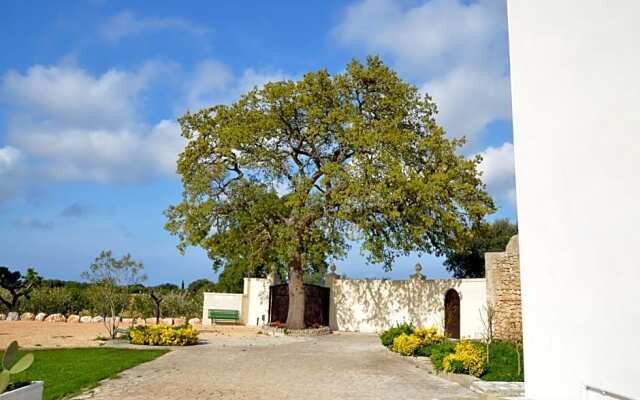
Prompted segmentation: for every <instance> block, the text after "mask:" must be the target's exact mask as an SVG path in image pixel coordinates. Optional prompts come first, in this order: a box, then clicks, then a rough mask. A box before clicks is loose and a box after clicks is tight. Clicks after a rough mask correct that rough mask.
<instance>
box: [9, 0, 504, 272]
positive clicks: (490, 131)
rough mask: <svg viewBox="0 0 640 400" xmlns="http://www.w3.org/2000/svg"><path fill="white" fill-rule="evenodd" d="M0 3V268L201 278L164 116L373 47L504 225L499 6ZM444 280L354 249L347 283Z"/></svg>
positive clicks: (437, 265)
mask: <svg viewBox="0 0 640 400" xmlns="http://www.w3.org/2000/svg"><path fill="white" fill-rule="evenodd" d="M0 8H1V12H0V54H1V55H0V265H7V266H10V267H12V268H18V269H24V268H26V267H28V266H34V267H36V269H37V270H38V271H39V272H40V273H41V274H42V275H44V276H46V277H55V278H61V279H79V275H80V273H81V272H82V271H84V270H86V269H87V268H88V266H89V264H90V262H91V261H92V260H93V258H94V257H95V256H96V255H97V254H98V253H99V252H100V250H103V249H112V250H113V251H114V252H115V253H116V254H118V255H119V254H124V253H127V252H129V253H131V254H132V255H133V256H134V258H136V259H139V260H142V261H143V262H144V263H145V269H146V272H147V274H148V275H149V277H150V282H152V283H160V282H174V283H179V282H180V281H181V280H185V281H186V282H189V281H191V280H193V279H198V278H202V277H206V278H209V279H215V274H214V273H213V272H212V270H211V267H210V262H209V261H208V259H207V258H206V256H205V255H204V253H203V252H202V251H201V250H199V249H190V250H189V251H187V253H186V254H185V255H184V256H183V255H180V254H179V253H178V251H177V250H176V248H175V244H176V240H175V238H173V237H171V236H170V235H169V234H168V233H166V232H165V231H164V230H163V228H162V226H163V224H164V217H163V215H162V211H163V210H164V209H166V208H167V206H169V205H170V204H172V203H175V202H176V201H178V199H179V198H180V193H181V187H180V183H179V181H178V179H177V177H176V175H175V172H174V164H175V158H176V155H177V154H178V152H179V151H180V149H181V147H182V145H183V142H182V140H181V139H180V136H179V128H178V125H177V123H176V118H177V117H179V116H180V115H181V114H183V113H184V112H185V111H186V110H187V109H192V110H193V109H198V108H200V107H203V106H206V105H211V104H216V103H228V102H231V101H233V100H234V99H235V98H237V97H238V96H239V95H240V94H241V93H243V92H244V91H246V90H248V89H250V88H252V87H253V86H255V85H261V84H263V83H265V82H268V81H270V80H278V79H286V78H296V77H299V76H301V75H302V74H303V73H305V72H307V71H311V70H317V69H320V68H328V69H329V71H331V72H340V71H342V70H343V68H344V66H345V65H346V64H347V62H348V61H349V60H350V59H351V58H354V57H355V58H364V57H365V56H366V55H367V54H379V55H381V56H382V57H383V59H384V60H385V62H386V63H387V64H389V65H391V66H392V67H393V68H395V69H396V70H397V71H398V72H399V74H400V75H401V76H402V77H403V78H404V79H406V80H407V81H410V82H412V83H413V84H415V85H416V86H417V87H419V88H420V90H422V91H426V92H427V93H429V94H431V95H432V96H433V97H434V99H435V101H436V102H437V104H438V107H439V110H440V114H439V117H438V120H439V122H440V123H441V124H442V125H443V126H444V127H445V129H446V130H447V132H448V133H449V135H451V136H452V137H457V136H460V135H465V136H466V137H467V139H468V143H467V145H466V146H465V147H464V148H463V149H462V150H461V151H462V152H463V153H464V154H465V155H469V156H471V155H474V154H478V153H481V154H482V155H483V156H484V158H485V161H484V162H483V164H482V166H481V169H482V171H483V173H484V175H483V179H484V180H485V183H486V184H487V188H488V190H489V191H490V192H491V194H492V195H493V196H494V199H495V200H496V202H497V205H498V207H499V211H498V213H497V214H496V215H494V216H491V218H495V217H507V218H510V219H512V220H515V195H514V193H515V192H514V178H513V148H512V145H511V143H512V128H511V103H510V94H509V75H508V53H507V26H506V6H505V4H504V2H503V1H491V0H481V1H457V0H430V1H426V2H425V1H395V0H365V1H352V2H343V1H311V2H298V1H295V2H294V1H290V2H285V1H281V2H275V3H274V2H257V1H256V2H250V1H236V2H215V3H213V2H206V1H201V2H195V1H194V2H189V3H188V4H186V2H178V1H164V2H154V3H153V7H149V2H146V1H126V2H125V1H109V0H102V1H100V0H93V1H77V2H74V1H68V2H55V3H54V2H35V1H23V2H11V3H9V2H6V3H3V4H2V5H1V6H0ZM418 260H420V262H421V263H422V264H423V268H424V270H423V272H424V273H426V275H428V276H431V277H446V276H448V274H447V272H446V271H445V270H444V269H443V267H442V266H441V261H440V260H437V259H435V258H433V257H430V256H423V257H422V258H420V257H419V256H418V255H412V256H410V257H406V258H403V259H400V260H398V262H397V263H396V266H395V267H394V270H393V271H392V272H391V273H383V272H382V269H381V267H380V266H375V265H365V263H364V261H363V260H362V258H361V257H360V256H359V255H358V251H357V248H356V249H354V251H352V254H350V255H349V257H348V258H347V259H346V260H343V261H341V262H339V263H338V272H341V273H346V274H347V275H348V276H351V277H381V276H387V277H392V278H399V279H402V278H405V277H407V276H408V275H409V274H410V273H412V270H413V265H414V264H415V263H416V262H417V261H418Z"/></svg>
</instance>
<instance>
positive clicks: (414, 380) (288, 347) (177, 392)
mask: <svg viewBox="0 0 640 400" xmlns="http://www.w3.org/2000/svg"><path fill="white" fill-rule="evenodd" d="M202 338H203V339H205V341H207V342H208V343H207V344H204V345H198V346H193V347H186V348H179V349H176V350H174V351H172V352H170V353H168V354H166V355H164V356H162V357H160V358H158V359H156V360H154V361H152V362H149V363H146V364H142V365H139V366H137V367H135V368H132V369H130V370H127V371H125V372H123V373H122V374H121V376H119V377H118V378H117V379H113V380H109V381H106V382H103V383H102V385H101V386H99V387H98V388H96V389H94V390H92V391H90V392H88V393H85V394H84V395H82V396H80V397H77V399H114V398H116V399H117V398H121V399H124V398H126V399H134V400H135V399H154V400H160V399H176V398H183V399H244V400H247V399H251V400H254V399H269V400H273V399H309V400H314V399H383V400H384V399H406V400H410V399H433V400H436V399H437V400H452V399H479V398H481V397H479V396H478V395H476V394H474V393H472V392H470V391H469V390H467V389H465V388H463V387H462V386H460V385H458V384H456V383H453V382H449V381H446V380H443V379H441V378H439V377H436V376H433V375H430V374H428V373H426V372H425V371H424V370H422V369H418V368H416V367H415V365H414V364H412V363H410V362H407V361H406V360H404V359H402V357H399V356H398V355H396V354H393V353H391V352H389V351H387V350H386V349H384V348H383V347H382V346H381V345H380V344H379V341H378V338H377V337H376V336H373V335H363V334H340V333H338V334H333V335H329V336H322V337H315V338H291V337H270V336H264V335H257V336H249V335H246V336H240V335H236V336H221V335H215V334H213V333H205V334H203V335H202Z"/></svg>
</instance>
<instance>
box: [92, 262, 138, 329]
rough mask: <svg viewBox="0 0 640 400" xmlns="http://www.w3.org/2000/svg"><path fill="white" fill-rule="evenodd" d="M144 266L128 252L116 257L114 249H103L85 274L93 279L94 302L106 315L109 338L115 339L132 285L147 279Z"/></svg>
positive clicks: (105, 322)
mask: <svg viewBox="0 0 640 400" xmlns="http://www.w3.org/2000/svg"><path fill="white" fill-rule="evenodd" d="M143 268H144V266H143V265H142V263H141V262H137V261H135V260H133V259H132V258H131V255H129V254H127V255H125V256H123V257H122V258H120V259H115V258H114V257H113V255H112V253H111V250H107V251H102V252H101V253H100V255H99V256H98V257H96V259H95V260H94V261H93V263H91V266H90V267H89V270H88V271H86V272H84V273H83V274H82V277H83V278H84V279H86V280H87V281H89V282H91V284H92V289H93V292H92V293H93V297H94V305H95V307H96V309H97V310H98V311H100V312H101V313H102V314H103V315H104V316H105V318H104V326H105V328H106V329H107V332H108V334H109V337H111V338H115V337H116V333H117V329H118V326H119V324H120V318H121V316H122V313H123V312H124V310H125V309H126V308H127V305H128V304H129V285H134V284H138V283H140V282H143V281H144V280H146V279H147V277H146V276H145V275H143V274H142V269H143Z"/></svg>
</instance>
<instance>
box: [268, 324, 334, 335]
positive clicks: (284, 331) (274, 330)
mask: <svg viewBox="0 0 640 400" xmlns="http://www.w3.org/2000/svg"><path fill="white" fill-rule="evenodd" d="M260 330H261V331H262V333H264V334H265V335H268V336H292V337H308V336H325V335H330V334H331V328H329V327H328V326H323V327H320V328H311V329H288V328H278V327H275V326H267V325H265V326H262V327H261V328H260Z"/></svg>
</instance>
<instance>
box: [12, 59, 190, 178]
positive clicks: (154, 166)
mask: <svg viewBox="0 0 640 400" xmlns="http://www.w3.org/2000/svg"><path fill="white" fill-rule="evenodd" d="M169 67H170V66H169ZM169 67H167V66H166V65H163V64H160V63H147V64H145V65H144V66H143V67H142V68H140V69H139V70H138V71H135V72H124V71H119V70H109V71H107V72H105V73H104V74H102V75H93V74H91V73H89V72H87V71H85V70H83V69H80V68H77V67H73V66H65V67H58V66H50V67H45V66H35V67H32V68H29V69H28V70H27V71H26V73H24V74H22V73H19V72H15V71H10V72H8V73H6V74H5V75H4V77H3V78H2V80H1V82H2V86H1V88H0V93H2V98H3V99H4V100H5V101H6V103H7V104H9V106H10V107H9V110H10V112H9V118H8V120H9V124H8V134H7V137H8V140H9V141H10V143H11V145H12V147H11V148H14V149H18V150H19V151H20V153H22V154H24V155H25V156H27V157H29V158H30V162H29V168H30V171H29V172H30V173H31V174H32V175H34V176H38V177H44V178H49V179H54V180H88V181H96V182H117V181H123V180H124V181H130V180H136V179H140V178H144V177H148V176H153V175H167V176H173V175H174V174H175V172H174V171H175V166H172V165H174V164H175V160H176V156H177V154H178V152H179V151H180V150H181V149H182V147H183V143H182V139H181V138H180V135H179V128H178V125H177V123H175V122H171V121H165V120H162V121H160V122H158V123H156V124H147V123H143V122H140V118H139V117H138V115H137V114H138V113H139V112H140V107H139V103H140V98H141V96H142V93H143V91H144V89H146V88H147V87H148V86H149V85H150V83H151V82H152V81H153V80H154V79H155V78H157V77H158V76H160V75H161V72H166V68H169ZM5 153H6V152H5ZM3 154H4V153H3ZM7 157H8V156H6V155H5V156H3V158H2V159H3V160H4V159H6V158H7ZM0 162H2V161H0Z"/></svg>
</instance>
